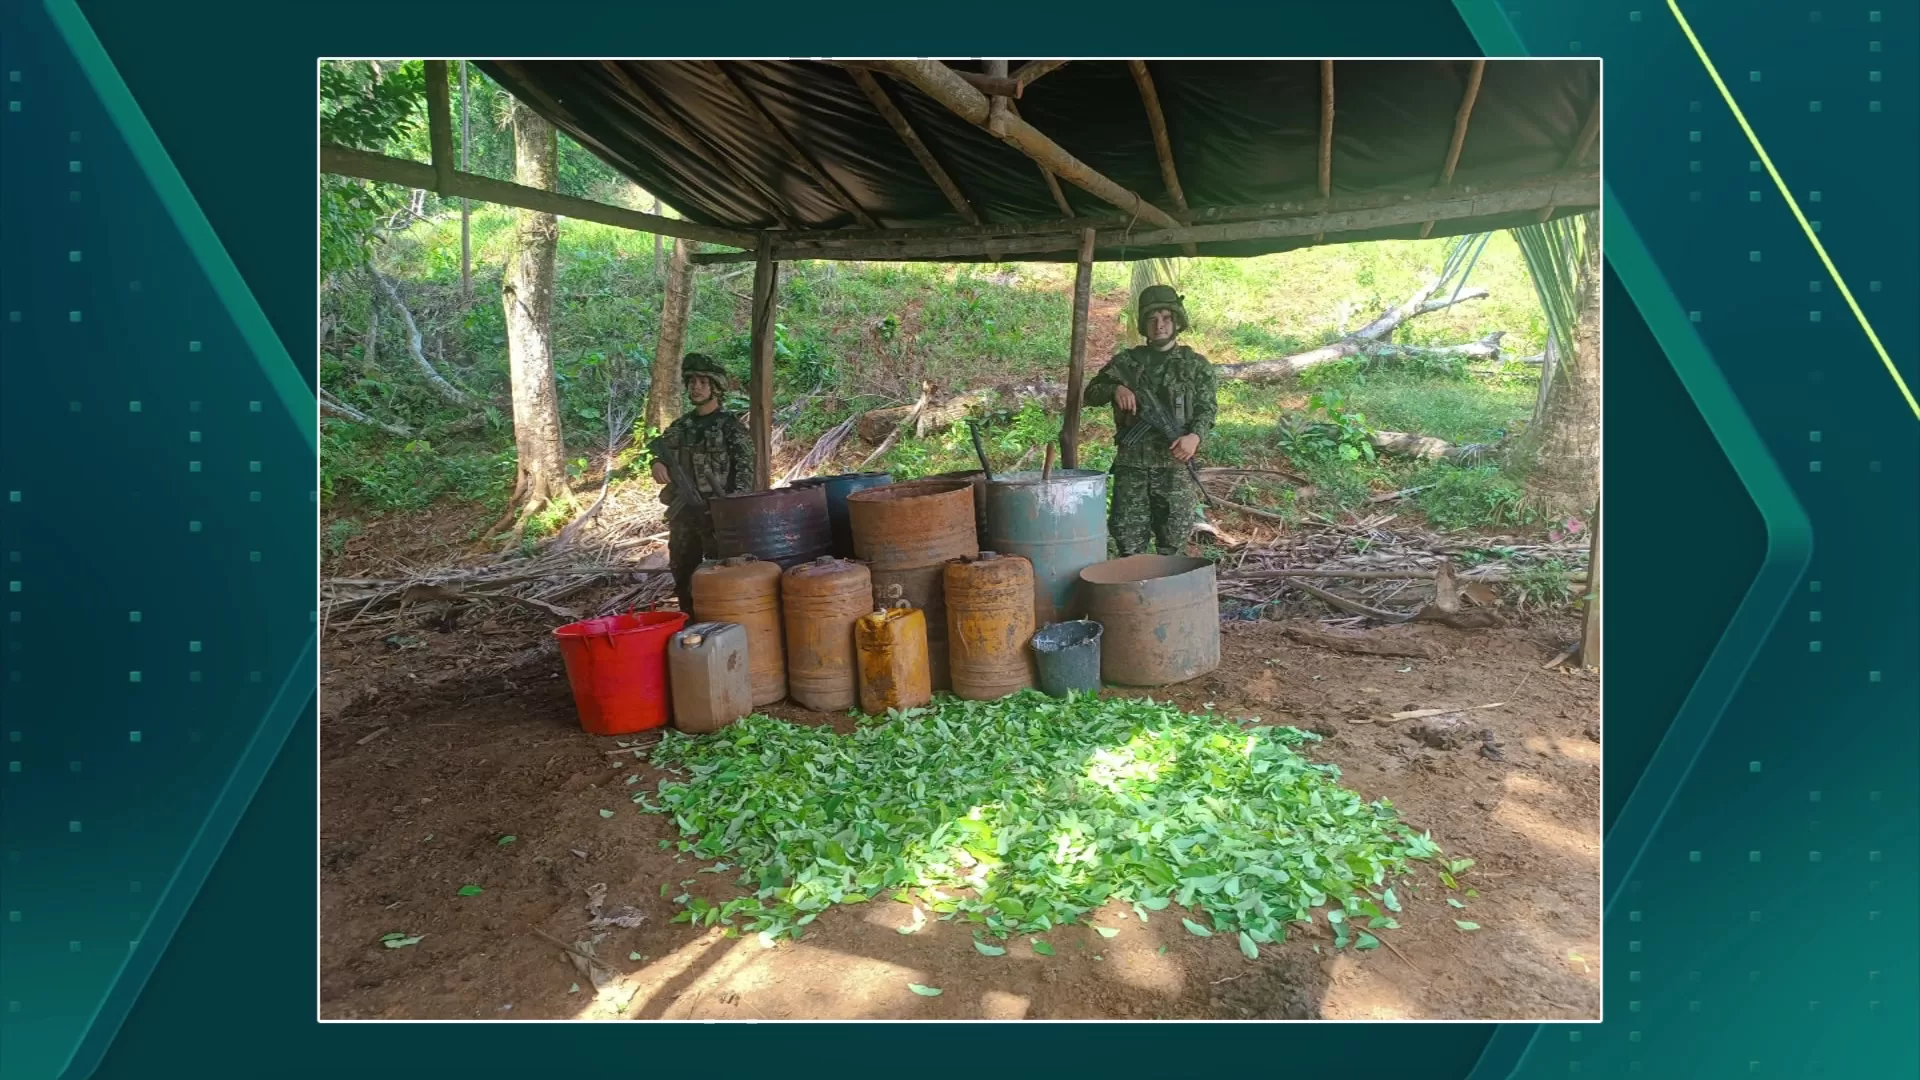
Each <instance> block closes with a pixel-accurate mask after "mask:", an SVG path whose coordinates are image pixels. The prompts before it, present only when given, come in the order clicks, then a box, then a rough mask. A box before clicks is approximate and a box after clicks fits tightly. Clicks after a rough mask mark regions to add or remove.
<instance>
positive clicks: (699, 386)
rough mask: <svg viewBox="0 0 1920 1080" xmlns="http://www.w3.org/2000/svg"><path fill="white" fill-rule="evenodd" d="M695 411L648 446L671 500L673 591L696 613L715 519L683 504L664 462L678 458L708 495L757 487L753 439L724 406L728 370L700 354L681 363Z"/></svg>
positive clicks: (669, 531)
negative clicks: (696, 591) (699, 577)
mask: <svg viewBox="0 0 1920 1080" xmlns="http://www.w3.org/2000/svg"><path fill="white" fill-rule="evenodd" d="M680 375H681V378H682V379H684V380H686V384H687V398H688V400H690V401H692V402H693V411H692V412H689V413H686V414H685V415H683V416H681V417H680V419H678V420H675V421H674V422H673V423H671V424H669V425H667V430H665V431H663V432H661V433H660V436H659V437H658V438H656V439H654V440H653V441H652V442H650V443H648V444H647V450H648V452H649V453H651V454H652V455H653V480H654V483H657V484H660V485H662V489H661V492H660V501H661V502H663V503H665V504H667V506H668V507H669V509H668V511H667V553H668V560H669V565H670V566H671V567H672V569H673V591H674V592H675V594H677V595H678V596H679V598H680V610H681V611H684V612H686V613H687V617H688V618H692V617H693V572H694V571H695V570H698V569H699V568H700V563H701V561H702V560H704V559H707V558H712V557H715V555H716V553H715V551H714V549H713V518H712V516H711V515H710V514H709V513H707V512H705V511H703V510H701V509H699V508H697V507H696V506H694V505H693V504H691V503H685V504H682V505H680V506H678V507H676V506H675V504H676V503H677V502H680V498H679V492H677V491H675V490H674V485H673V483H672V476H671V474H670V473H669V472H668V471H667V466H666V465H665V463H664V462H665V461H666V460H667V458H668V457H669V456H671V457H672V458H673V459H675V460H676V461H677V462H678V463H679V466H680V468H681V470H682V471H683V472H684V473H685V475H687V476H690V477H692V478H693V481H694V485H695V487H697V488H698V489H699V492H700V495H701V497H702V498H705V499H712V498H714V497H715V496H719V495H737V494H740V493H742V492H748V491H752V490H753V483H754V470H753V437H752V436H750V435H749V434H747V426H746V425H745V424H743V423H741V422H740V418H739V417H738V416H735V415H734V414H733V413H730V412H728V411H726V410H725V409H722V408H721V407H720V395H721V394H724V393H726V391H727V389H728V387H729V386H730V385H731V382H730V380H729V379H728V378H727V372H726V369H725V368H723V367H721V366H720V365H719V363H717V362H716V361H714V360H713V359H711V358H709V357H707V356H703V355H701V354H700V353H688V354H687V358H686V360H684V361H683V362H682V363H681V365H680Z"/></svg>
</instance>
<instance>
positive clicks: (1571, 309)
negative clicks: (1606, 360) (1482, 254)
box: [1512, 214, 1594, 361]
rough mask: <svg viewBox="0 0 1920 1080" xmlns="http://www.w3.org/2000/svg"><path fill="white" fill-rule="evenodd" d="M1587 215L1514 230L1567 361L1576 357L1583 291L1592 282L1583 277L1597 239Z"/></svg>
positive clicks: (1545, 312)
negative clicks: (1589, 246)
mask: <svg viewBox="0 0 1920 1080" xmlns="http://www.w3.org/2000/svg"><path fill="white" fill-rule="evenodd" d="M1587 217H1588V216H1587V215H1585V214H1581V215H1576V216H1571V217H1564V218H1559V219H1556V220H1554V221H1548V222H1543V223H1540V224H1536V225H1522V226H1520V227H1519V228H1516V229H1514V230H1512V231H1513V239H1514V242H1515V243H1517V244H1518V245H1519V246H1520V255H1521V257H1522V258H1523V259H1525V260H1526V263H1527V275H1528V276H1529V277H1531V278H1532V279H1533V288H1534V292H1535V294H1537V295H1538V296H1539V298H1540V309H1541V311H1542V312H1543V313H1544V314H1545V315H1546V319H1547V332H1548V333H1550V334H1552V335H1553V338H1554V341H1555V342H1556V343H1557V344H1558V345H1559V353H1560V357H1561V359H1562V360H1563V361H1565V360H1568V359H1571V358H1572V356H1573V334H1574V324H1575V323H1576V322H1577V321H1578V311H1579V307H1580V290H1581V288H1582V287H1584V286H1586V285H1587V284H1588V283H1587V282H1584V281H1582V280H1580V275H1581V268H1582V267H1583V266H1584V265H1585V262H1586V245H1587V244H1588V243H1591V242H1593V240H1594V237H1593V236H1592V230H1591V227H1590V223H1589V222H1588V220H1587Z"/></svg>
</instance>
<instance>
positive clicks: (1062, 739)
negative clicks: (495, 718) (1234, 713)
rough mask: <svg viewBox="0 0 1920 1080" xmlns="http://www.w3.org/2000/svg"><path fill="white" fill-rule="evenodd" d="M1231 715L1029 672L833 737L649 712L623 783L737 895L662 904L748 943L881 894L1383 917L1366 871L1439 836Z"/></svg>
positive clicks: (1050, 921) (1262, 921) (970, 907)
mask: <svg viewBox="0 0 1920 1080" xmlns="http://www.w3.org/2000/svg"><path fill="white" fill-rule="evenodd" d="M1243 723H1244V722H1242V721H1234V720H1228V719H1225V718H1222V717H1218V716H1194V715H1190V714H1186V713H1182V712H1180V711H1178V710H1176V709H1174V708H1173V707H1171V706H1169V705H1165V704H1158V703H1155V702H1152V701H1148V700H1143V699H1138V698H1117V699H1113V700H1104V701H1103V700H1101V699H1099V698H1097V697H1093V696H1089V695H1078V696H1075V697H1073V698H1071V699H1068V700H1066V701H1058V700H1054V699H1052V698H1048V697H1045V696H1043V695H1041V694H1039V693H1037V692H1033V691H1027V692H1024V693H1021V694H1019V695H1016V696H1014V697H1011V698H1005V699H1002V700H1000V701H994V702H977V701H959V700H957V699H954V698H951V697H947V696H944V695H943V696H942V697H941V698H940V699H939V700H938V701H937V702H936V703H935V704H934V705H932V706H929V707H926V708H921V709H911V710H908V711H906V712H905V713H898V714H890V715H889V716H887V717H869V718H866V719H864V720H863V721H862V722H861V723H860V725H859V726H858V727H857V728H856V729H855V730H854V732H853V733H852V734H850V735H839V734H836V733H835V732H834V731H833V730H832V729H831V728H826V727H809V726H801V725H795V724H789V723H787V722H785V721H781V720H776V719H771V718H769V717H765V716H758V715H756V716H752V717H748V718H747V719H745V720H743V721H741V722H739V723H736V724H733V725H730V726H728V727H726V728H723V729H721V730H720V731H718V732H715V733H713V734H711V735H705V736H700V737H697V738H695V737H690V736H685V735H680V734H678V733H673V732H669V733H668V734H667V736H666V738H665V739H664V740H663V741H662V742H661V743H660V744H659V746H658V747H657V748H656V749H655V750H654V753H653V756H652V760H653V763H654V764H655V765H657V766H660V767H663V768H666V769H669V770H671V771H673V772H676V773H678V774H679V775H680V776H681V777H682V778H681V779H669V780H664V781H662V783H661V785H660V791H659V798H658V802H657V803H655V802H654V801H653V800H652V799H650V798H648V797H647V796H646V795H645V794H644V793H642V794H639V795H636V796H635V797H634V802H635V803H636V804H639V805H640V806H641V808H642V809H643V810H646V811H648V812H653V813H660V814H665V815H667V816H669V817H670V818H671V820H672V821H673V823H674V825H675V826H676V827H677V829H678V830H679V833H680V839H679V841H678V843H677V847H678V848H679V850H680V851H682V852H684V853H686V854H689V855H691V856H693V857H694V858H697V859H701V860H719V859H724V860H725V861H726V862H727V863H728V864H730V865H731V866H737V867H740V868H741V874H740V877H739V879H738V884H739V885H740V886H741V887H742V889H743V890H745V891H744V893H743V894H742V895H739V896H737V897H734V898H732V899H728V900H725V901H723V902H720V903H717V904H716V903H714V902H713V901H711V900H709V899H706V898H704V897H694V896H691V895H683V896H682V897H681V898H680V900H679V903H681V904H682V905H683V907H684V910H683V911H682V912H681V913H680V914H679V915H677V916H676V917H675V918H676V921H682V922H692V923H694V924H696V925H704V926H713V925H716V924H719V925H727V926H734V925H739V926H740V927H741V929H743V930H745V931H749V932H751V931H759V932H760V933H761V934H762V940H763V941H764V942H769V943H770V942H771V941H772V940H774V939H776V938H780V937H787V936H794V937H797V936H799V933H800V931H801V929H802V928H803V927H805V926H806V924H807V923H809V922H811V921H812V920H813V918H814V917H815V916H817V915H818V914H819V913H820V912H821V911H824V910H826V909H827V908H828V907H831V906H833V905H835V904H842V903H862V902H865V901H867V900H870V899H873V898H875V897H878V896H883V895H891V896H893V897H894V898H896V899H899V900H902V901H912V900H916V899H917V900H918V901H919V902H920V903H922V904H925V905H926V906H927V908H928V909H930V910H931V911H933V912H934V913H936V914H938V915H940V916H943V917H945V918H949V919H963V920H965V921H967V922H972V923H977V924H980V925H981V926H982V927H983V928H984V930H985V931H986V932H987V933H988V934H990V935H992V936H995V937H1001V938H1004V937H1006V936H1007V935H1009V934H1013V933H1044V932H1045V931H1047V930H1049V929H1052V928H1053V927H1055V926H1060V925H1064V924H1067V923H1072V922H1076V921H1079V920H1080V919H1082V918H1083V917H1084V916H1086V915H1087V914H1089V913H1090V912H1092V911H1093V910H1094V909H1096V908H1098V907H1100V906H1101V905H1102V904H1104V903H1106V902H1107V901H1109V900H1120V901H1123V902H1131V903H1134V904H1138V905H1140V907H1139V908H1138V909H1137V910H1139V911H1140V912H1141V913H1142V914H1144V913H1145V911H1146V910H1160V909H1163V908H1165V907H1166V906H1167V904H1168V903H1169V902H1172V903H1176V904H1179V905H1181V906H1182V907H1184V908H1187V909H1188V910H1189V911H1192V912H1194V913H1196V914H1198V913H1201V912H1204V913H1205V916H1206V919H1207V921H1208V923H1209V924H1211V925H1210V926H1208V925H1202V924H1199V923H1192V924H1191V927H1190V928H1192V927H1198V929H1196V930H1195V931H1194V932H1196V933H1203V932H1209V931H1222V932H1236V931H1244V932H1245V933H1247V934H1248V935H1249V937H1251V938H1252V940H1253V941H1255V942H1258V943H1262V944H1264V943H1267V942H1273V941H1279V940H1282V939H1283V938H1284V936H1285V925H1286V924H1287V923H1289V922H1305V921H1308V920H1310V919H1311V918H1312V917H1313V913H1314V910H1315V909H1318V908H1326V907H1329V906H1331V907H1332V909H1333V910H1334V911H1338V912H1341V913H1343V915H1345V914H1350V915H1352V916H1353V917H1356V918H1357V917H1363V916H1364V915H1368V914H1371V915H1383V913H1381V912H1380V911H1379V909H1378V906H1377V903H1376V902H1375V900H1374V895H1375V894H1374V892H1373V890H1377V889H1379V888H1381V887H1383V886H1385V885H1386V884H1387V879H1388V878H1389V877H1390V876H1393V875H1397V874H1400V873H1403V872H1405V870H1406V868H1407V860H1409V859H1417V858H1427V857H1431V855H1433V854H1435V853H1437V852H1438V848H1436V847H1434V846H1433V844H1432V843H1431V841H1430V840H1428V839H1426V838H1425V837H1424V836H1421V835H1419V834H1416V833H1413V832H1412V831H1410V830H1409V829H1408V828H1407V827H1406V826H1405V825H1404V824H1402V823H1401V822H1400V821H1399V820H1398V818H1397V817H1396V816H1395V814H1394V811H1393V807H1392V805H1391V804H1390V803H1388V802H1386V801H1385V800H1379V801H1375V802H1367V801H1365V800H1363V799H1362V798H1361V797H1360V796H1359V795H1358V794H1356V793H1355V792H1353V791H1352V790H1350V789H1347V788H1343V787H1341V786H1339V783H1338V781H1339V778H1340V772H1339V770H1338V768H1336V767H1335V766H1332V765H1319V764H1315V763H1313V762H1311V761H1308V760H1307V759H1306V758H1304V757H1302V756H1301V755H1300V754H1299V753H1298V752H1297V751H1296V749H1295V748H1296V747H1298V746H1300V745H1301V744H1303V743H1306V742H1310V741H1313V740H1314V739H1315V738H1316V737H1315V736H1313V735H1311V734H1308V733H1305V732H1301V731H1297V730H1294V729H1292V728H1245V727H1243V726H1242V724H1243ZM949 890H952V891H949ZM962 891H964V892H965V893H969V894H970V895H961V894H960V893H961V892H962ZM1330 917H1331V916H1330Z"/></svg>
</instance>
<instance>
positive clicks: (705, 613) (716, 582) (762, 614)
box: [693, 556, 787, 706]
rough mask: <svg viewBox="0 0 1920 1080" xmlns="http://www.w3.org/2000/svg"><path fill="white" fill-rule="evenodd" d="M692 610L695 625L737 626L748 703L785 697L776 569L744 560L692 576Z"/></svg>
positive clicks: (716, 565) (714, 564)
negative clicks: (748, 680) (743, 639)
mask: <svg viewBox="0 0 1920 1080" xmlns="http://www.w3.org/2000/svg"><path fill="white" fill-rule="evenodd" d="M693 610H694V612H695V613H696V614H697V616H698V618H699V619H700V621H701V622H728V623H739V624H740V625H741V626H743V627H745V628H746V631H747V668H748V671H749V672H750V673H751V674H752V676H753V703H754V704H755V705H756V706H758V705H771V704H773V703H774V702H776V701H779V700H780V699H781V698H783V697H786V696H787V656H786V648H785V633H784V632H783V629H782V627H781V625H780V567H779V566H777V565H775V564H773V563H770V562H763V561H761V560H758V559H753V558H748V557H746V556H736V557H734V558H731V559H724V560H722V561H720V562H709V563H706V564H704V565H702V566H701V567H700V569H698V570H695V571H694V572H693Z"/></svg>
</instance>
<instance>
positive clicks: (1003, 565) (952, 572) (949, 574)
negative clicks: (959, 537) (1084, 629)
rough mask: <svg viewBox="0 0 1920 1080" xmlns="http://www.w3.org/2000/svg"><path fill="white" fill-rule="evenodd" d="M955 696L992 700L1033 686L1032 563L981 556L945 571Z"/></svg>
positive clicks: (989, 554)
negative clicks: (1030, 650) (1030, 647)
mask: <svg viewBox="0 0 1920 1080" xmlns="http://www.w3.org/2000/svg"><path fill="white" fill-rule="evenodd" d="M945 574H946V588H947V648H948V656H949V664H950V665H951V671H952V676H953V692H954V693H955V694H956V695H958V696H960V697H963V698H968V699H971V700H975V701H992V700H994V699H995V698H1003V697H1006V696H1007V695H1008V694H1012V693H1017V692H1018V691H1021V690H1025V689H1026V688H1028V687H1030V686H1032V685H1033V660H1032V658H1031V657H1030V656H1028V654H1027V642H1029V641H1030V640H1032V638H1033V564H1032V563H1030V562H1028V561H1027V560H1025V559H1023V558H1021V557H1020V556H1018V555H1001V554H998V553H996V552H992V551H983V552H981V553H980V554H979V555H976V556H971V557H968V558H960V559H955V560H953V561H952V562H949V563H948V564H947V566H946V571H945Z"/></svg>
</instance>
